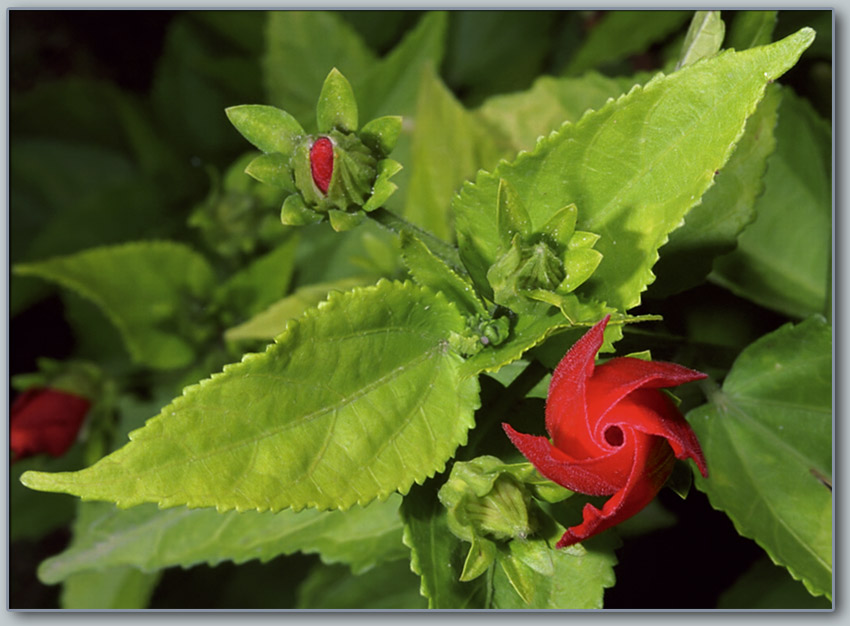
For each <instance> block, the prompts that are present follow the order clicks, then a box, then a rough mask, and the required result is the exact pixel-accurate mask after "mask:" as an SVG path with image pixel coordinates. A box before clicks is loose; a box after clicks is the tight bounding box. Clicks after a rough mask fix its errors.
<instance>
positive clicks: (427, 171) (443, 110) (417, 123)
mask: <svg viewBox="0 0 850 626" xmlns="http://www.w3.org/2000/svg"><path fill="white" fill-rule="evenodd" d="M500 155H501V151H500V150H499V149H498V147H497V145H496V143H495V141H494V139H493V136H492V133H490V132H489V131H488V129H487V128H486V127H485V126H484V125H483V124H482V123H481V122H480V121H479V120H478V119H476V118H475V117H474V116H473V115H472V114H471V113H469V112H467V111H466V109H464V108H463V106H462V105H461V104H460V103H459V102H458V101H457V100H456V99H455V97H454V96H453V95H452V93H451V92H450V91H449V90H448V89H447V88H446V86H445V85H444V84H443V82H442V81H441V80H440V78H439V77H438V76H437V75H436V73H435V72H434V70H433V69H432V68H431V67H430V66H429V67H427V69H426V70H425V71H423V72H422V78H421V80H420V82H419V89H418V97H417V103H416V113H415V115H414V126H413V137H412V147H411V154H410V163H409V167H408V169H409V172H410V182H409V184H408V191H407V195H406V200H405V206H404V215H405V217H406V218H407V219H409V220H410V221H412V222H413V223H415V224H417V225H418V226H421V227H422V228H424V229H426V230H428V231H430V232H431V233H433V234H434V235H436V236H437V237H440V238H441V239H445V240H446V241H449V240H451V239H452V237H453V236H454V228H453V225H452V216H451V211H450V205H451V199H452V197H453V196H454V195H455V193H456V192H457V188H458V187H459V186H460V184H461V183H462V182H463V181H465V180H468V179H470V178H472V177H473V176H474V175H475V172H477V171H478V170H479V169H481V168H487V167H492V166H494V165H495V164H496V160H497V158H498V157H499V156H500Z"/></svg>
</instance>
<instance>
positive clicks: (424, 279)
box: [399, 231, 487, 316]
mask: <svg viewBox="0 0 850 626" xmlns="http://www.w3.org/2000/svg"><path fill="white" fill-rule="evenodd" d="M399 241H400V243H401V255H402V258H403V259H404V263H405V265H407V268H408V270H409V271H410V274H411V276H413V279H414V280H415V281H416V282H418V283H419V284H420V285H424V286H426V287H430V288H431V289H433V290H434V291H442V292H443V293H444V294H446V297H447V298H448V299H449V300H450V301H452V302H454V303H455V304H456V305H457V306H458V307H459V308H460V309H461V311H462V312H464V313H466V314H469V315H481V316H486V315H487V310H486V309H485V308H484V303H482V302H481V300H480V299H479V298H478V296H477V295H476V293H475V288H474V287H473V286H472V283H471V282H469V280H468V279H467V278H464V277H461V276H460V275H459V274H457V273H456V272H455V271H454V270H453V269H452V268H451V267H449V266H448V265H447V264H446V262H445V261H443V260H442V259H440V258H439V257H437V256H436V255H435V254H434V253H433V252H431V251H430V250H429V249H428V247H427V246H426V245H425V244H424V243H422V240H420V239H419V238H418V237H417V236H416V235H415V234H414V233H413V232H411V231H402V233H401V236H400V237H399Z"/></svg>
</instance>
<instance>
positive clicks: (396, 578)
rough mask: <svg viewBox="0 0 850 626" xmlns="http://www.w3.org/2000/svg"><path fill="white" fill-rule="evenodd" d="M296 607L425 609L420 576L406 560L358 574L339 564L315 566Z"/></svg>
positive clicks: (301, 589) (425, 604)
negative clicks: (417, 575) (353, 573)
mask: <svg viewBox="0 0 850 626" xmlns="http://www.w3.org/2000/svg"><path fill="white" fill-rule="evenodd" d="M296 608H298V609H318V610H323V611H329V610H352V609H359V610H362V609H369V610H391V609H425V608H427V602H426V600H425V598H423V597H422V596H421V595H419V579H418V578H417V577H416V575H415V574H414V573H413V572H411V571H410V563H409V562H408V561H407V560H406V559H405V560H402V561H392V562H390V563H381V564H380V565H378V566H377V567H374V568H372V569H370V570H369V571H368V572H365V573H363V574H360V575H358V576H352V575H351V571H350V570H349V569H348V568H347V567H343V566H340V565H335V566H330V567H321V566H320V567H316V568H314V569H313V571H312V572H310V574H309V576H308V577H307V579H306V580H305V581H304V582H303V583H302V584H301V586H300V587H299V588H298V602H297V604H296Z"/></svg>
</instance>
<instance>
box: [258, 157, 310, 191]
mask: <svg viewBox="0 0 850 626" xmlns="http://www.w3.org/2000/svg"><path fill="white" fill-rule="evenodd" d="M289 161H290V155H286V154H283V153H281V152H272V153H269V154H262V155H260V156H258V157H257V158H256V159H254V160H253V161H251V162H250V163H248V166H247V167H246V168H245V173H246V174H248V176H250V177H251V178H254V179H255V180H258V181H260V182H261V183H265V184H267V185H272V186H273V187H280V188H281V189H285V190H286V191H288V192H289V193H295V192H296V191H297V189H296V188H295V179H294V178H293V177H292V168H291V167H290V165H289Z"/></svg>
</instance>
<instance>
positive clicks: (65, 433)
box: [9, 389, 91, 462]
mask: <svg viewBox="0 0 850 626" xmlns="http://www.w3.org/2000/svg"><path fill="white" fill-rule="evenodd" d="M90 406H91V402H89V400H87V399H86V398H83V397H81V396H77V395H74V394H72V393H67V392H65V391H58V390H56V389H30V390H28V391H25V392H23V393H22V394H20V395H19V396H18V397H17V398H16V399H15V401H14V402H13V403H12V408H11V410H10V414H9V447H10V448H11V449H12V452H13V453H14V454H15V456H14V458H13V459H12V461H13V462H14V461H17V460H19V459H22V458H24V457H27V456H31V455H33V454H40V453H47V454H49V455H51V456H55V457H58V456H62V455H63V454H65V452H67V451H68V448H70V447H71V446H72V445H73V444H74V441H75V440H76V438H77V433H78V432H79V430H80V427H81V426H82V425H83V420H84V419H85V417H86V413H88V410H89V407H90Z"/></svg>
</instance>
